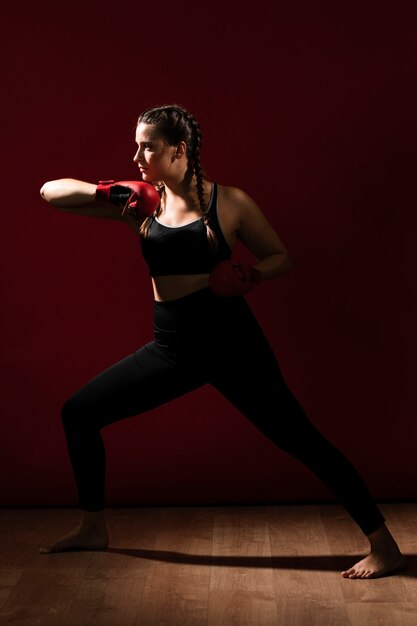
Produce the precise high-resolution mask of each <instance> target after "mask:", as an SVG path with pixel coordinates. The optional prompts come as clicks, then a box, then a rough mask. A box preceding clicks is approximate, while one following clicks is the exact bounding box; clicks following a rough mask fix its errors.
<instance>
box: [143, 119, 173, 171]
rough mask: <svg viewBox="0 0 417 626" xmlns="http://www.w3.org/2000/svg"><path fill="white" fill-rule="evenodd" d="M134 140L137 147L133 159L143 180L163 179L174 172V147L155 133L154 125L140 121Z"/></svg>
mask: <svg viewBox="0 0 417 626" xmlns="http://www.w3.org/2000/svg"><path fill="white" fill-rule="evenodd" d="M135 141H136V143H137V146H138V149H137V152H136V154H135V156H134V157H133V160H134V162H135V163H137V164H138V167H139V169H140V172H141V174H142V177H143V180H144V181H148V182H150V181H153V180H155V181H157V180H164V179H165V178H169V177H170V174H171V175H172V174H173V173H174V172H173V165H175V159H174V158H173V156H174V154H175V152H176V148H175V146H169V145H168V144H167V143H166V142H165V141H164V140H163V139H162V138H161V137H160V136H159V135H158V134H157V131H156V128H155V126H152V125H151V124H144V123H142V122H140V123H139V124H138V126H137V128H136V135H135Z"/></svg>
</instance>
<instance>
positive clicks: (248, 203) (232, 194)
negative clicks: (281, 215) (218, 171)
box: [218, 185, 260, 216]
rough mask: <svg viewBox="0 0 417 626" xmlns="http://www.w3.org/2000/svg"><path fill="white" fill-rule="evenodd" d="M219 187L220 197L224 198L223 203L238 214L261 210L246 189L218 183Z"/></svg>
mask: <svg viewBox="0 0 417 626" xmlns="http://www.w3.org/2000/svg"><path fill="white" fill-rule="evenodd" d="M218 189H219V199H222V201H223V204H225V205H227V207H228V209H229V210H233V211H234V212H235V213H236V214H237V215H239V216H241V215H244V214H246V213H247V212H248V211H249V212H253V211H259V210H260V209H259V206H258V205H257V204H256V202H255V201H254V199H253V198H252V197H251V196H250V195H249V194H248V193H247V192H246V191H245V190H244V189H241V188H240V187H234V186H232V185H218Z"/></svg>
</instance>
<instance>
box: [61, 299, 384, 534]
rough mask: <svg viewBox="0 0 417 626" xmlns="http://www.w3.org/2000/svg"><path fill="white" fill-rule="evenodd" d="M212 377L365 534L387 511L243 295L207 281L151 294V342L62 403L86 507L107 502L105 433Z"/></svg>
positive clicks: (97, 507) (92, 508) (80, 495)
mask: <svg viewBox="0 0 417 626" xmlns="http://www.w3.org/2000/svg"><path fill="white" fill-rule="evenodd" d="M207 383H209V384H211V385H213V387H215V388H216V389H217V390H218V391H219V392H220V393H222V394H223V395H224V396H225V397H226V398H227V399H228V400H229V401H230V402H231V403H232V404H233V405H234V406H235V407H236V408H237V409H239V410H240V411H241V413H242V414H243V415H244V416H245V417H247V418H248V419H249V420H250V421H251V422H252V423H253V424H254V425H255V426H256V427H257V428H258V429H259V430H260V431H261V432H262V433H263V434H264V435H265V436H266V437H268V439H270V440H271V441H272V442H273V443H275V444H276V445H277V446H278V447H279V448H281V449H282V450H285V451H286V452H288V453H289V454H291V455H292V456H293V457H295V458H297V459H299V460H300V461H301V462H302V463H304V465H306V466H307V467H309V468H310V469H311V470H312V471H313V472H314V473H315V474H316V476H317V477H318V478H319V479H320V480H321V481H322V482H323V483H324V484H325V485H326V486H327V487H328V489H329V490H330V491H331V492H332V493H333V494H334V495H335V497H336V498H337V499H338V501H339V502H340V503H341V504H342V505H343V506H344V507H345V508H346V510H347V511H348V512H349V514H350V515H351V516H352V518H353V519H354V520H355V522H356V523H357V524H358V525H359V527H360V528H361V529H362V530H363V532H364V533H365V534H367V535H368V534H370V533H371V532H373V531H374V530H376V529H377V528H378V527H379V526H381V525H382V524H383V523H384V521H385V518H384V517H383V515H382V513H381V512H380V510H379V509H378V507H377V505H376V503H375V502H374V501H373V500H372V498H371V496H370V493H369V491H368V489H367V487H366V485H365V483H364V481H363V480H362V478H361V476H360V475H359V473H358V472H357V470H356V469H355V468H354V466H353V465H352V464H351V462H350V461H349V460H348V459H347V458H346V457H345V456H344V455H343V454H342V453H341V452H340V451H339V450H338V449H337V448H336V447H335V446H334V445H332V444H331V443H330V442H329V441H328V440H327V439H326V438H325V437H324V436H323V435H322V434H321V433H320V432H319V431H318V430H317V429H316V427H315V426H314V425H313V424H312V423H311V422H310V421H309V419H308V417H307V416H306V414H305V412H304V410H303V408H302V407H301V406H300V404H299V402H298V401H297V400H296V398H295V397H294V396H293V394H292V393H291V391H290V389H289V388H288V386H287V384H286V383H285V381H284V378H283V376H282V373H281V370H280V367H279V365H278V362H277V359H276V356H275V354H274V352H273V350H272V348H271V346H270V344H269V342H268V340H267V338H266V337H265V335H264V333H263V331H262V329H261V327H260V325H259V323H258V321H257V320H256V318H255V316H254V314H253V312H252V310H251V308H250V307H249V304H248V303H247V301H246V300H245V298H244V297H243V296H237V297H231V298H230V297H228V298H222V297H218V296H215V295H214V294H213V293H212V292H211V290H210V288H208V287H207V288H204V289H200V290H198V291H196V292H194V293H192V294H189V295H187V296H184V297H182V298H178V299H176V300H170V301H164V302H158V301H156V300H154V340H153V341H151V342H149V343H147V344H146V345H144V346H142V347H141V348H139V349H138V350H136V351H135V352H133V353H132V354H130V355H128V356H126V357H125V358H123V359H121V360H120V361H118V362H117V363H115V364H114V365H111V366H110V367H109V368H107V369H106V370H104V371H103V372H101V373H100V374H98V375H97V376H96V377H95V378H93V379H92V380H91V381H90V382H88V383H87V384H86V385H85V386H84V387H82V388H81V389H80V390H79V391H77V392H76V393H75V394H74V395H73V396H72V397H70V398H69V399H68V400H67V401H66V402H65V403H64V405H63V407H62V422H63V426H64V430H65V434H66V439H67V446H68V452H69V456H70V460H71V464H72V469H73V472H74V477H75V481H76V485H77V490H78V498H79V504H80V508H81V509H82V510H84V511H99V510H102V509H103V508H104V506H105V486H104V484H105V464H106V457H105V448H104V444H103V439H102V436H101V433H100V430H101V429H102V428H103V427H104V426H107V425H108V424H112V423H114V422H117V421H119V420H122V419H125V418H127V417H131V416H134V415H139V414H140V413H144V412H145V411H149V410H150V409H153V408H155V407H158V406H161V405H162V404H164V403H165V402H169V401H170V400H173V399H174V398H178V397H179V396H181V395H183V394H186V393H188V392H189V391H192V390H193V389H197V388H198V387H201V386H202V385H205V384H207Z"/></svg>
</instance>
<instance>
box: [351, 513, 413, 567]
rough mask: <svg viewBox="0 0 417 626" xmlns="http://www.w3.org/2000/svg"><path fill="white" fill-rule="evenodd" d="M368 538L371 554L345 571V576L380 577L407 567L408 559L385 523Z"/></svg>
mask: <svg viewBox="0 0 417 626" xmlns="http://www.w3.org/2000/svg"><path fill="white" fill-rule="evenodd" d="M368 539H369V541H370V543H371V552H370V554H368V556H366V557H365V558H363V559H361V560H360V561H358V562H357V563H355V565H353V566H352V567H350V568H349V569H348V570H345V571H343V572H342V576H343V577H344V578H380V577H381V576H386V574H392V573H394V572H398V571H399V570H402V569H404V568H405V566H406V564H407V560H406V558H405V557H404V556H403V555H402V554H401V552H400V549H399V547H398V545H397V543H396V541H395V539H394V538H393V536H392V535H391V533H390V532H389V530H388V528H387V527H386V526H385V524H383V525H382V526H380V527H379V528H378V529H377V530H376V531H375V532H373V533H371V534H370V535H368Z"/></svg>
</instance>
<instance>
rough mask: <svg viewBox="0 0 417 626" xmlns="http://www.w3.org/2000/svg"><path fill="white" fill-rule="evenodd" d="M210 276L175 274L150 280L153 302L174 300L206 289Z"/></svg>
mask: <svg viewBox="0 0 417 626" xmlns="http://www.w3.org/2000/svg"><path fill="white" fill-rule="evenodd" d="M209 276H210V274H177V275H175V276H156V277H155V278H152V286H153V292H154V298H155V300H158V301H159V302H163V301H165V300H175V299H176V298H182V297H183V296H187V295H188V294H190V293H193V292H194V291H198V290H199V289H204V287H208V284H209Z"/></svg>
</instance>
